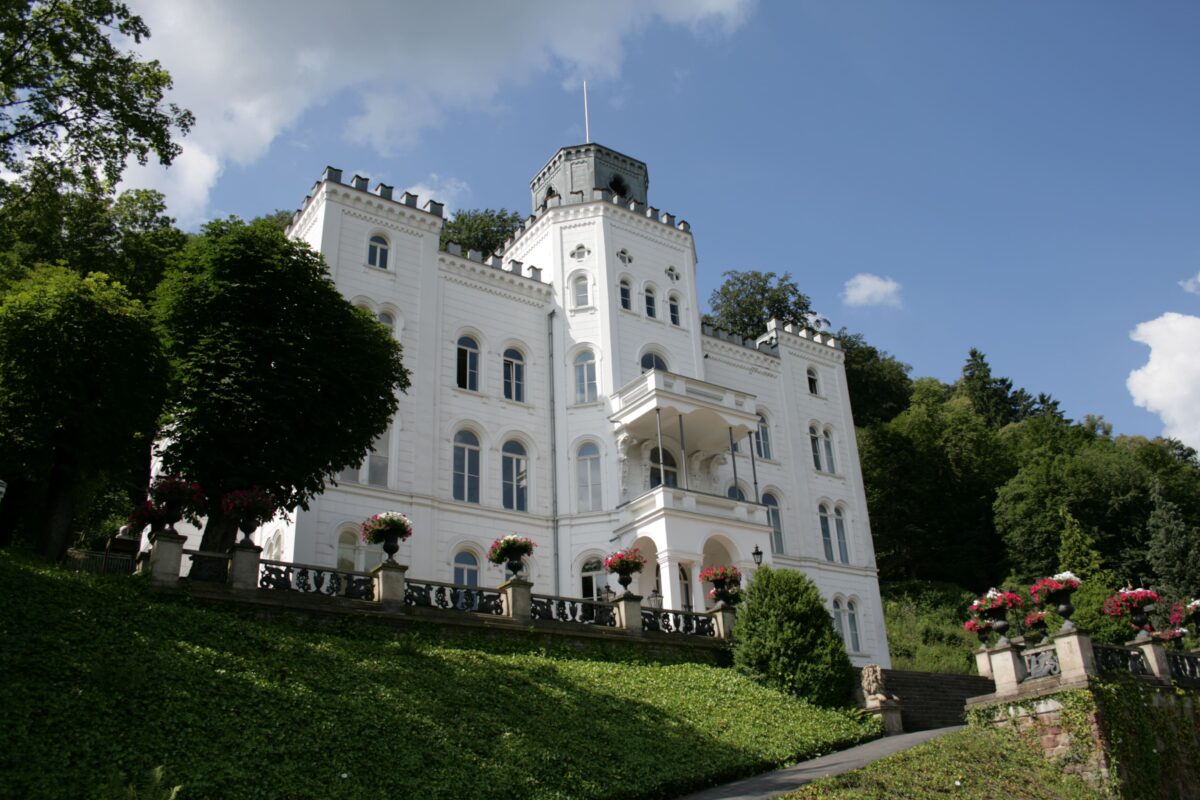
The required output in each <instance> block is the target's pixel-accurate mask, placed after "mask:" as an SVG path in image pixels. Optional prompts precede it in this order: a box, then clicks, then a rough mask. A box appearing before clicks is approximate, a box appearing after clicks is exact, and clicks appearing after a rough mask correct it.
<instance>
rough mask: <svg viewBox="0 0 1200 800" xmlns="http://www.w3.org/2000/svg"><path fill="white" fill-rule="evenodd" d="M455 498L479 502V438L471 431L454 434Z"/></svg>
mask: <svg viewBox="0 0 1200 800" xmlns="http://www.w3.org/2000/svg"><path fill="white" fill-rule="evenodd" d="M454 499H455V500H463V501H465V502H468V503H478V502H479V438H478V437H477V436H476V435H475V434H473V433H471V432H470V431H459V432H458V433H456V434H454Z"/></svg>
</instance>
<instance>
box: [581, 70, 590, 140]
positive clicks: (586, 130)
mask: <svg viewBox="0 0 1200 800" xmlns="http://www.w3.org/2000/svg"><path fill="white" fill-rule="evenodd" d="M583 140H584V144H591V143H592V130H591V128H590V127H589V125H588V107H587V81H584V82H583Z"/></svg>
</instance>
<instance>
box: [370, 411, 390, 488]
mask: <svg viewBox="0 0 1200 800" xmlns="http://www.w3.org/2000/svg"><path fill="white" fill-rule="evenodd" d="M391 444H392V426H391V425H388V426H387V429H386V430H384V432H383V433H381V434H379V438H378V439H376V440H375V443H374V444H372V445H371V452H370V453H369V454H368V455H367V483H369V484H371V485H372V486H387V485H388V453H389V451H390V450H391Z"/></svg>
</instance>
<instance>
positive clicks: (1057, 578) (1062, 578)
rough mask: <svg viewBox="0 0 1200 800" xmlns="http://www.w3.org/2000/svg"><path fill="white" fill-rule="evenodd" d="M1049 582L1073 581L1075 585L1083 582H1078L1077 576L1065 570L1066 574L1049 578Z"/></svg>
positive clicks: (1062, 573) (1061, 573)
mask: <svg viewBox="0 0 1200 800" xmlns="http://www.w3.org/2000/svg"><path fill="white" fill-rule="evenodd" d="M1050 580H1052V581H1058V582H1059V583H1062V582H1063V581H1075V582H1076V583H1082V582H1083V581H1081V580H1079V576H1077V575H1076V574H1075V573H1074V572H1071V571H1070V570H1067V571H1066V572H1060V573H1058V574H1057V575H1054V576H1053V577H1051V578H1050Z"/></svg>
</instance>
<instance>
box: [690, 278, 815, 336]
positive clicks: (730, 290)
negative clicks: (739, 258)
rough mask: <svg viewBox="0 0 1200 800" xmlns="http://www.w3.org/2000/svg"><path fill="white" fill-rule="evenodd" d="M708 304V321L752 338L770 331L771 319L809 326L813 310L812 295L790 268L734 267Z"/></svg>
mask: <svg viewBox="0 0 1200 800" xmlns="http://www.w3.org/2000/svg"><path fill="white" fill-rule="evenodd" d="M708 305H709V307H710V308H711V309H712V313H711V314H705V315H704V323H705V324H706V325H712V326H713V327H715V328H719V329H721V330H726V331H729V332H730V333H736V334H737V335H739V336H742V337H744V338H752V339H753V338H757V337H759V336H761V335H762V334H764V333H765V332H766V330H767V320H770V319H772V318H774V319H777V320H779V321H780V322H790V323H792V324H795V325H804V326H808V324H809V317H810V315H811V314H812V307H811V305H810V304H809V299H808V296H807V295H805V294H802V293H801V292H800V287H798V286H797V285H796V282H795V281H793V280H792V276H791V274H790V273H787V272H785V273H783V275H776V274H775V273H774V272H758V271H756V270H750V271H748V272H738V271H736V270H730V271H729V272H726V273H725V282H724V283H723V284H721V286H720V287H719V288H717V289H714V290H713V293H712V294H711V295H710V296H709V298H708Z"/></svg>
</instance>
